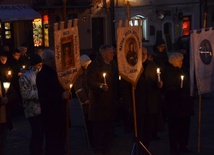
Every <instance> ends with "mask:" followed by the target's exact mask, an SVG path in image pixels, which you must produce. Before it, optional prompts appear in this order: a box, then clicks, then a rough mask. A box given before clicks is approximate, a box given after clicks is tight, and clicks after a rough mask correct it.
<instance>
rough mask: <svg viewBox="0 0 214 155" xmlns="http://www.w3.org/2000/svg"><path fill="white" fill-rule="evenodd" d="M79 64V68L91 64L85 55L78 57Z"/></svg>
mask: <svg viewBox="0 0 214 155" xmlns="http://www.w3.org/2000/svg"><path fill="white" fill-rule="evenodd" d="M80 63H81V66H85V65H88V64H90V63H91V59H90V58H89V57H88V56H87V55H86V54H83V55H81V57H80Z"/></svg>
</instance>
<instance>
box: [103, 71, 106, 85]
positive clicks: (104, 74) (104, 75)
mask: <svg viewBox="0 0 214 155" xmlns="http://www.w3.org/2000/svg"><path fill="white" fill-rule="evenodd" d="M103 78H104V84H106V73H103Z"/></svg>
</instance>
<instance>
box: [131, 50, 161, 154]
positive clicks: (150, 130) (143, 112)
mask: <svg viewBox="0 0 214 155" xmlns="http://www.w3.org/2000/svg"><path fill="white" fill-rule="evenodd" d="M142 67H143V72H142V73H141V75H140V77H139V80H138V82H137V85H136V90H135V99H136V116H137V129H138V139H139V140H140V141H141V142H142V143H143V144H144V146H145V147H147V148H148V147H149V146H150V142H151V141H152V140H153V139H154V138H157V132H158V129H159V128H160V127H159V126H158V124H162V120H161V119H160V118H162V117H159V116H160V105H159V95H160V88H161V87H162V85H163V83H162V81H158V76H157V65H156V64H155V62H154V61H151V60H147V49H146V48H145V47H143V48H142ZM158 118H159V119H158ZM161 128H163V127H162V126H161ZM155 136H156V137H155ZM139 153H140V155H144V154H147V153H146V152H145V150H144V149H140V150H139Z"/></svg>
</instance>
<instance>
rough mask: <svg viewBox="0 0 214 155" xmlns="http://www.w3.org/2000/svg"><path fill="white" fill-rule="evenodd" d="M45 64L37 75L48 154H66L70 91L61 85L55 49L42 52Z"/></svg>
mask: <svg viewBox="0 0 214 155" xmlns="http://www.w3.org/2000/svg"><path fill="white" fill-rule="evenodd" d="M42 60H43V66H42V69H41V71H40V72H39V73H38V74H37V77H36V86H37V89H38V96H39V102H40V104H41V114H42V123H43V127H44V136H45V151H46V152H45V154H46V155H53V154H56V155H64V153H65V150H64V149H65V141H66V117H67V116H66V100H68V99H69V98H70V97H71V93H70V91H65V90H64V88H63V87H62V86H61V84H60V82H59V80H58V75H57V71H56V65H55V56H54V51H52V50H50V49H47V50H44V51H43V53H42Z"/></svg>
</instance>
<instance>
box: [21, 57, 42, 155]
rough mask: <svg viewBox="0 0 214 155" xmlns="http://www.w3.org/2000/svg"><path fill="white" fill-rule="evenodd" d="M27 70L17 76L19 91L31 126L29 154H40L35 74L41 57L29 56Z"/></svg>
mask: <svg viewBox="0 0 214 155" xmlns="http://www.w3.org/2000/svg"><path fill="white" fill-rule="evenodd" d="M30 66H31V67H30V69H29V71H27V72H25V73H24V74H22V76H21V77H20V78H19V85H20V92H21V96H22V101H23V107H24V113H25V117H26V118H27V119H28V121H29V124H30V127H31V141H30V155H40V154H41V153H42V145H43V127H42V119H41V107H40V103H39V97H38V91H37V87H36V75H37V73H38V72H39V71H40V70H41V68H42V59H41V57H40V56H39V55H33V56H31V58H30Z"/></svg>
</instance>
